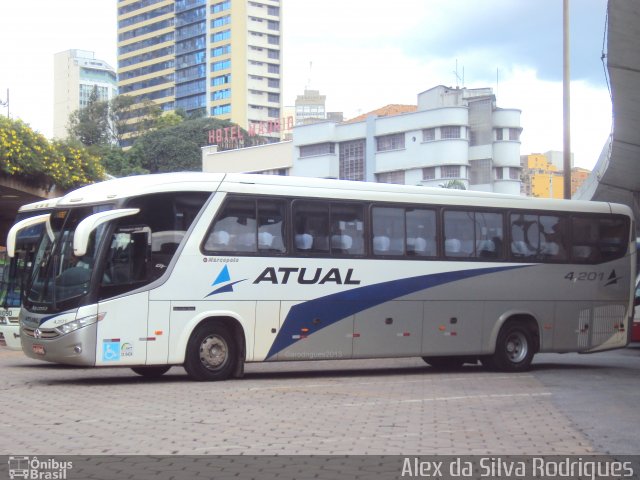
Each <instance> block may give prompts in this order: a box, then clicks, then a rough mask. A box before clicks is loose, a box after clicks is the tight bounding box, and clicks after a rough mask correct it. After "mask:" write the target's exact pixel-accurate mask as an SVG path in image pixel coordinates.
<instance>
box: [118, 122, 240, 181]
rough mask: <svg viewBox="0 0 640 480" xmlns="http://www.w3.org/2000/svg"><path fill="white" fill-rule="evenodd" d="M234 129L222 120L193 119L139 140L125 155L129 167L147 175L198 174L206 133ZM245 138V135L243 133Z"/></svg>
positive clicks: (231, 124) (206, 142)
mask: <svg viewBox="0 0 640 480" xmlns="http://www.w3.org/2000/svg"><path fill="white" fill-rule="evenodd" d="M231 126H235V125H234V124H233V123H231V122H229V121H226V120H218V119H215V118H197V119H192V120H184V121H183V122H181V123H179V124H177V125H173V126H170V127H165V128H159V129H157V130H153V131H150V132H147V133H145V134H144V135H142V136H140V137H139V138H138V140H136V142H135V143H134V145H133V147H132V148H131V150H129V151H128V152H127V154H128V155H129V160H130V162H131V163H132V164H137V165H139V166H140V167H141V168H143V169H145V170H148V171H149V172H150V173H159V172H175V171H201V170H202V152H201V148H202V147H203V146H205V145H208V144H209V131H210V130H214V129H217V128H225V127H231ZM243 135H244V136H245V138H246V137H247V133H246V132H244V131H243Z"/></svg>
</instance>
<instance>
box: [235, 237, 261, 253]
mask: <svg viewBox="0 0 640 480" xmlns="http://www.w3.org/2000/svg"><path fill="white" fill-rule="evenodd" d="M236 239H237V247H238V250H239V251H241V252H255V250H256V234H255V233H253V232H250V233H240V234H239V235H237V236H236Z"/></svg>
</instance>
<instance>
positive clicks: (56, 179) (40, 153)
mask: <svg viewBox="0 0 640 480" xmlns="http://www.w3.org/2000/svg"><path fill="white" fill-rule="evenodd" d="M0 175H4V176H13V177H16V178H18V179H20V180H22V181H24V182H25V183H28V184H29V185H33V186H36V187H40V188H45V189H50V188H52V187H53V185H57V186H59V187H60V188H62V189H64V190H68V189H72V188H76V187H79V186H82V185H86V184H88V183H91V182H95V181H98V180H102V179H103V178H104V169H103V168H102V165H101V164H100V159H99V157H98V156H96V155H94V154H92V153H91V152H89V151H88V150H87V149H86V148H85V147H84V146H82V145H79V144H73V142H67V141H56V142H49V141H48V140H47V139H46V138H45V137H44V135H42V134H41V133H38V132H35V131H33V130H32V129H31V128H30V127H29V126H28V125H27V124H26V123H24V122H22V121H21V120H11V119H7V118H4V117H0Z"/></svg>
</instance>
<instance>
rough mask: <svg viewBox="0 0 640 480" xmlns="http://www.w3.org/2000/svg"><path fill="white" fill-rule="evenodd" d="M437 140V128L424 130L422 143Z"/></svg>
mask: <svg viewBox="0 0 640 480" xmlns="http://www.w3.org/2000/svg"><path fill="white" fill-rule="evenodd" d="M435 139H436V129H435V128H425V129H424V130H422V141H423V142H431V141H433V140H435Z"/></svg>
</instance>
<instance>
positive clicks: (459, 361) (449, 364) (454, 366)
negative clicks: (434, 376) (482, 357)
mask: <svg viewBox="0 0 640 480" xmlns="http://www.w3.org/2000/svg"><path fill="white" fill-rule="evenodd" d="M422 360H424V361H425V362H426V363H427V364H428V365H431V366H432V367H433V368H436V369H438V370H458V369H460V368H461V367H462V365H463V364H464V363H465V359H464V358H462V357H422Z"/></svg>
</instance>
